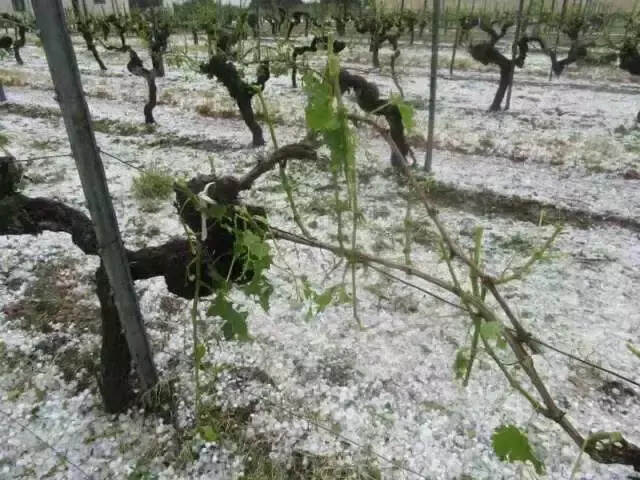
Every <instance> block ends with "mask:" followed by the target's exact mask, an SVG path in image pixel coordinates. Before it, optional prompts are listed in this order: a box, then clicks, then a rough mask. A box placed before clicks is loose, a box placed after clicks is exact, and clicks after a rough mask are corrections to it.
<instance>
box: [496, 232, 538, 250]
mask: <svg viewBox="0 0 640 480" xmlns="http://www.w3.org/2000/svg"><path fill="white" fill-rule="evenodd" d="M499 246H500V248H501V249H504V250H512V251H515V252H518V253H521V254H523V255H524V254H527V253H529V252H530V251H531V250H532V249H533V246H534V244H533V242H532V241H531V240H530V239H529V238H526V237H524V236H522V234H521V233H516V234H515V235H512V236H511V237H510V238H507V239H504V240H503V241H501V242H500V244H499Z"/></svg>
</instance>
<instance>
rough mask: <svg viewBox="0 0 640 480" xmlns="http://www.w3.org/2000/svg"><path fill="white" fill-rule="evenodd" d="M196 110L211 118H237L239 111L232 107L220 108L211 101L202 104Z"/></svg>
mask: <svg viewBox="0 0 640 480" xmlns="http://www.w3.org/2000/svg"><path fill="white" fill-rule="evenodd" d="M196 112H197V113H198V114H199V115H202V116H203V117H209V118H237V117H238V112H236V111H235V109H233V108H231V107H222V108H218V106H217V105H215V104H214V103H211V102H207V103H203V104H200V105H198V106H197V107H196Z"/></svg>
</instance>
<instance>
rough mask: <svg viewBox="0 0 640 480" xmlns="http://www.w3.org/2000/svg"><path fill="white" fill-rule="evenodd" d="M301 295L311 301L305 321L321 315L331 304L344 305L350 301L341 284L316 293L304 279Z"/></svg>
mask: <svg viewBox="0 0 640 480" xmlns="http://www.w3.org/2000/svg"><path fill="white" fill-rule="evenodd" d="M302 294H303V296H304V298H305V299H307V300H310V301H311V306H310V307H309V310H308V311H307V320H310V319H311V318H312V317H314V316H316V315H319V314H320V313H322V312H323V311H324V310H326V308H327V307H328V306H329V305H331V303H332V302H334V303H346V302H348V301H350V297H349V294H348V293H347V292H346V291H345V289H344V285H343V284H337V285H333V286H331V287H329V288H327V289H326V290H324V291H323V292H320V293H318V292H316V291H315V290H313V289H312V288H311V285H309V282H308V281H307V280H306V279H303V280H302Z"/></svg>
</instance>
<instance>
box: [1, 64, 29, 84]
mask: <svg viewBox="0 0 640 480" xmlns="http://www.w3.org/2000/svg"><path fill="white" fill-rule="evenodd" d="M0 83H2V84H3V85H4V86H5V87H24V86H25V85H27V81H26V80H25V78H24V75H23V74H22V73H21V72H17V71H14V70H7V69H4V68H3V69H0Z"/></svg>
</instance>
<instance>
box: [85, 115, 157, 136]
mask: <svg viewBox="0 0 640 480" xmlns="http://www.w3.org/2000/svg"><path fill="white" fill-rule="evenodd" d="M93 129H94V130H95V131H96V132H101V133H114V134H116V135H121V136H123V137H131V136H134V135H144V134H146V133H152V132H153V131H154V130H155V126H154V125H146V124H144V123H133V122H122V121H120V120H112V119H110V118H101V119H98V120H94V121H93Z"/></svg>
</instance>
